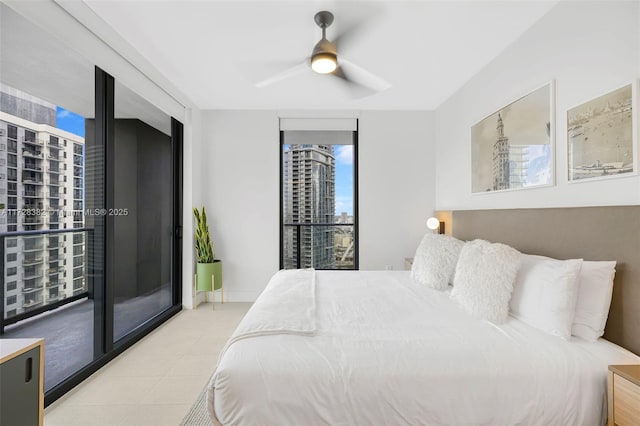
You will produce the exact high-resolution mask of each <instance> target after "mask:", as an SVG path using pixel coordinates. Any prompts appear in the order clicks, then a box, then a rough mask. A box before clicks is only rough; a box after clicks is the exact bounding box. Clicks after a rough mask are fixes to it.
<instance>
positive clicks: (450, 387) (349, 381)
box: [208, 227, 640, 425]
mask: <svg viewBox="0 0 640 426" xmlns="http://www.w3.org/2000/svg"><path fill="white" fill-rule="evenodd" d="M461 229H463V228H462V227H461ZM618 244H620V242H619V241H618ZM628 278H629V277H627V279H628ZM450 292H451V290H450V289H447V290H445V291H438V290H433V289H429V288H424V286H420V285H418V284H416V282H415V281H414V280H412V279H411V277H410V274H409V272H406V271H313V270H298V271H280V272H279V273H277V274H276V275H275V276H274V277H273V278H272V279H271V281H270V282H269V284H268V286H267V288H266V289H265V291H264V292H263V294H262V295H261V296H260V297H259V299H258V300H257V301H256V303H255V304H254V306H253V307H252V308H251V309H250V311H249V312H248V313H247V315H246V316H245V318H244V319H243V320H242V322H241V324H240V325H239V327H238V329H237V330H236V332H235V333H234V335H233V336H232V338H231V340H230V341H229V343H228V344H227V346H226V347H225V349H224V350H223V352H222V354H221V356H220V359H219V362H218V366H217V368H216V371H215V373H214V375H213V377H212V378H211V381H210V383H209V386H208V409H209V413H210V415H211V417H212V420H213V421H214V422H215V423H217V424H225V425H243V424H260V425H276V424H277V425H319V424H332V425H334V424H336V425H367V424H370V425H374V424H375V425H383V424H384V425H400V424H411V425H414V424H430V425H433V424H442V425H451V424H474V425H476V424H486V425H494V424H527V425H537V424H540V425H554V424H557V425H567V424H575V425H598V424H604V421H605V418H606V377H607V366H608V365H609V364H632V363H636V364H637V363H640V358H639V357H637V356H636V355H634V354H633V353H632V352H630V351H628V350H626V349H623V348H622V347H621V346H619V345H616V344H613V343H611V342H609V341H607V340H605V339H599V340H597V341H595V342H587V341H584V340H581V339H578V338H574V337H572V338H570V339H568V340H563V339H560V338H558V337H556V336H553V335H550V334H548V333H545V332H543V331H541V330H539V329H537V328H535V327H532V326H530V325H529V324H526V323H524V322H522V321H520V320H519V319H516V318H514V317H509V318H507V320H506V321H505V322H504V323H502V324H499V325H496V324H493V323H492V322H489V321H486V320H479V319H477V318H474V317H472V316H470V315H468V314H467V313H466V312H465V311H464V310H463V309H461V307H460V305H459V304H457V303H456V302H455V301H454V300H452V299H451V297H450ZM614 299H615V297H614ZM612 309H613V308H612ZM636 330H637V329H636ZM632 334H633V333H632Z"/></svg>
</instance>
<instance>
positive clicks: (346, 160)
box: [334, 145, 353, 216]
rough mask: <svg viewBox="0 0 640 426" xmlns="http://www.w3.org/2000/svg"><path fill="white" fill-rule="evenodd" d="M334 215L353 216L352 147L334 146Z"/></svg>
mask: <svg viewBox="0 0 640 426" xmlns="http://www.w3.org/2000/svg"><path fill="white" fill-rule="evenodd" d="M334 155H335V158H336V215H338V216H339V215H340V214H341V213H342V212H347V214H348V215H349V216H352V215H353V145H336V146H335V148H334Z"/></svg>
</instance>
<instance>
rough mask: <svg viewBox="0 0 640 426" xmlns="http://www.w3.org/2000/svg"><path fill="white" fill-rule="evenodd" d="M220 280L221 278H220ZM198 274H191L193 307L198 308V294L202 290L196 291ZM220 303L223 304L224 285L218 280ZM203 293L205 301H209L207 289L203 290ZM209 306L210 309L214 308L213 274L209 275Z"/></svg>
mask: <svg viewBox="0 0 640 426" xmlns="http://www.w3.org/2000/svg"><path fill="white" fill-rule="evenodd" d="M221 281H222V280H221ZM197 283H198V274H194V275H193V309H197V308H198V305H199V303H198V294H199V293H202V292H203V291H198V284H197ZM219 288H220V303H221V304H224V286H223V285H222V282H220V287H219ZM204 293H205V300H204V301H205V303H206V302H208V301H209V290H204ZM211 299H212V300H211V306H212V309H214V310H215V308H216V277H215V275H213V274H212V275H211Z"/></svg>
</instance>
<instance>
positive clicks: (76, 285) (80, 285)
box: [73, 278, 84, 290]
mask: <svg viewBox="0 0 640 426" xmlns="http://www.w3.org/2000/svg"><path fill="white" fill-rule="evenodd" d="M73 289H74V290H82V289H84V282H83V280H82V278H76V279H75V280H73Z"/></svg>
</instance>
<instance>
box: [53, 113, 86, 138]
mask: <svg viewBox="0 0 640 426" xmlns="http://www.w3.org/2000/svg"><path fill="white" fill-rule="evenodd" d="M56 116H57V117H56V124H57V126H58V129H62V130H66V131H67V132H69V133H73V134H74V135H78V136H81V137H83V138H84V117H82V116H81V115H78V114H76V113H75V112H71V111H69V110H66V109H64V108H62V107H60V106H58V107H56Z"/></svg>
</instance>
